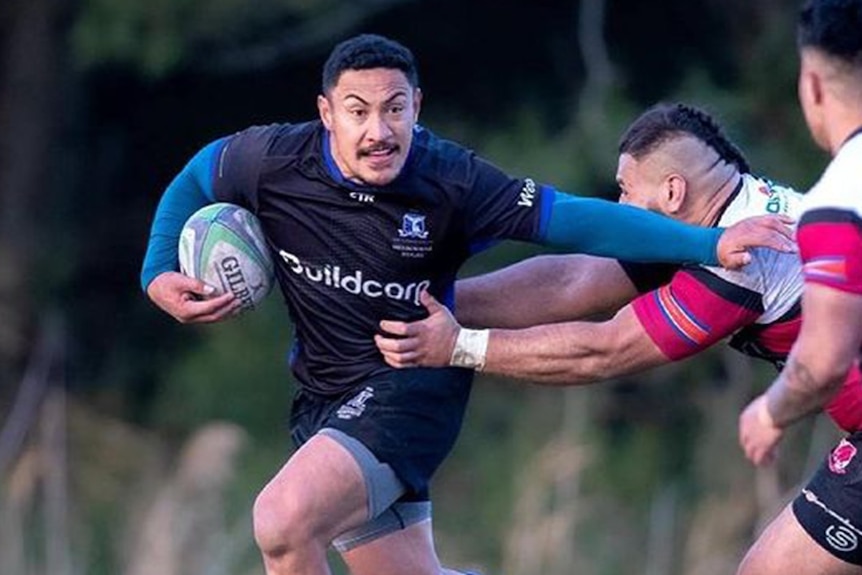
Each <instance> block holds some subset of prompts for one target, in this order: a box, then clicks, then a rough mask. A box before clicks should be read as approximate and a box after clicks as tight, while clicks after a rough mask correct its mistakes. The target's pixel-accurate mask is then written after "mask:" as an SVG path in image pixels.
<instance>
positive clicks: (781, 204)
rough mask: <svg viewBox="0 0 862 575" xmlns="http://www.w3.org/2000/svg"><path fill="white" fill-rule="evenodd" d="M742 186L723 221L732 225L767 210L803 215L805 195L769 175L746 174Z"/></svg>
mask: <svg viewBox="0 0 862 575" xmlns="http://www.w3.org/2000/svg"><path fill="white" fill-rule="evenodd" d="M742 178H743V180H742V186H741V187H740V189H739V192H738V193H737V194H736V195H735V196H734V198H733V200H732V201H731V203H730V205H729V206H728V207H727V209H725V211H724V213H723V214H722V216H721V219H720V220H719V225H720V226H723V227H729V226H732V225H733V224H735V223H737V222H739V221H741V220H744V219H746V218H750V217H754V216H763V215H767V214H776V215H786V216H790V217H792V218H797V217H799V214H800V213H801V209H802V200H803V198H804V196H803V195H802V194H801V193H799V192H798V191H796V190H794V189H793V188H791V187H789V186H786V185H782V184H778V183H775V182H773V181H772V180H770V179H768V178H764V177H761V176H755V175H753V174H743V176H742Z"/></svg>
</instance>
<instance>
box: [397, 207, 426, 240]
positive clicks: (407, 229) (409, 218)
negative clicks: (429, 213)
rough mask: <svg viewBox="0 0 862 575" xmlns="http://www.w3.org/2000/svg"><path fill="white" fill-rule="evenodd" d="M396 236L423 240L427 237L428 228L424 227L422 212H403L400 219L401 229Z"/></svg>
mask: <svg viewBox="0 0 862 575" xmlns="http://www.w3.org/2000/svg"><path fill="white" fill-rule="evenodd" d="M398 237H400V238H412V239H416V240H424V239H427V238H428V230H426V229H425V216H424V215H422V214H409V213H408V214H404V219H402V220H401V229H400V230H398Z"/></svg>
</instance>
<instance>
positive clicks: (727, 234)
mask: <svg viewBox="0 0 862 575" xmlns="http://www.w3.org/2000/svg"><path fill="white" fill-rule="evenodd" d="M793 223H794V220H793V219H792V218H789V217H787V216H773V215H768V216H754V217H750V218H746V219H744V220H741V221H739V222H736V223H735V224H733V225H732V226H730V227H729V228H727V229H726V230H724V233H722V234H721V237H720V238H719V240H718V247H717V248H716V251H717V256H718V261H719V263H720V264H721V266H722V267H724V268H727V269H729V270H733V269H738V268H741V267H743V266H745V265H747V264H748V263H750V262H751V254H750V253H749V250H750V249H751V248H759V247H766V248H772V249H774V250H778V251H780V252H787V253H794V252H796V251H797V250H796V243H795V241H794V239H793V229H792V228H791V227H790V225H791V224H793Z"/></svg>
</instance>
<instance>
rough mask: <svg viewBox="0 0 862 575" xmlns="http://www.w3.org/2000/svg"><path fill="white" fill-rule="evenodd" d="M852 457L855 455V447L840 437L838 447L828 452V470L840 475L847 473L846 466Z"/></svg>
mask: <svg viewBox="0 0 862 575" xmlns="http://www.w3.org/2000/svg"><path fill="white" fill-rule="evenodd" d="M854 457H856V447H854V446H853V444H852V443H850V442H849V441H847V440H846V439H842V440H841V442H840V443H839V444H838V447H836V448H835V449H833V450H832V453H830V454H829V470H830V471H832V473H838V474H840V475H843V474H845V473H847V466H848V465H850V462H851V461H852V460H853V458H854Z"/></svg>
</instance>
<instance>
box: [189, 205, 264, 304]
mask: <svg viewBox="0 0 862 575" xmlns="http://www.w3.org/2000/svg"><path fill="white" fill-rule="evenodd" d="M179 260H180V271H181V272H182V273H184V274H185V275H187V276H191V277H193V278H197V279H199V280H202V281H203V282H205V283H207V284H209V285H211V286H213V287H214V288H215V289H216V293H217V294H223V293H226V292H232V293H233V294H234V295H235V296H236V297H237V298H239V300H240V301H241V302H242V306H241V307H240V308H239V310H238V313H241V312H245V311H249V310H253V309H255V308H257V307H258V305H259V304H260V303H261V302H262V301H263V299H264V298H265V297H266V296H267V295H268V294H269V292H270V291H271V290H272V286H273V283H274V274H273V265H272V258H271V257H270V255H269V250H268V249H267V247H266V241H265V240H264V236H263V230H262V228H261V226H260V222H259V221H258V219H257V217H255V215H254V214H252V213H251V212H250V211H248V210H246V209H245V208H242V207H240V206H237V205H234V204H228V203H223V202H222V203H217V204H210V205H208V206H206V207H203V208H201V209H200V210H198V211H196V212H195V213H194V214H192V216H191V217H190V218H189V219H188V220H187V221H186V223H185V225H184V226H183V229H182V232H181V234H180V242H179Z"/></svg>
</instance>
